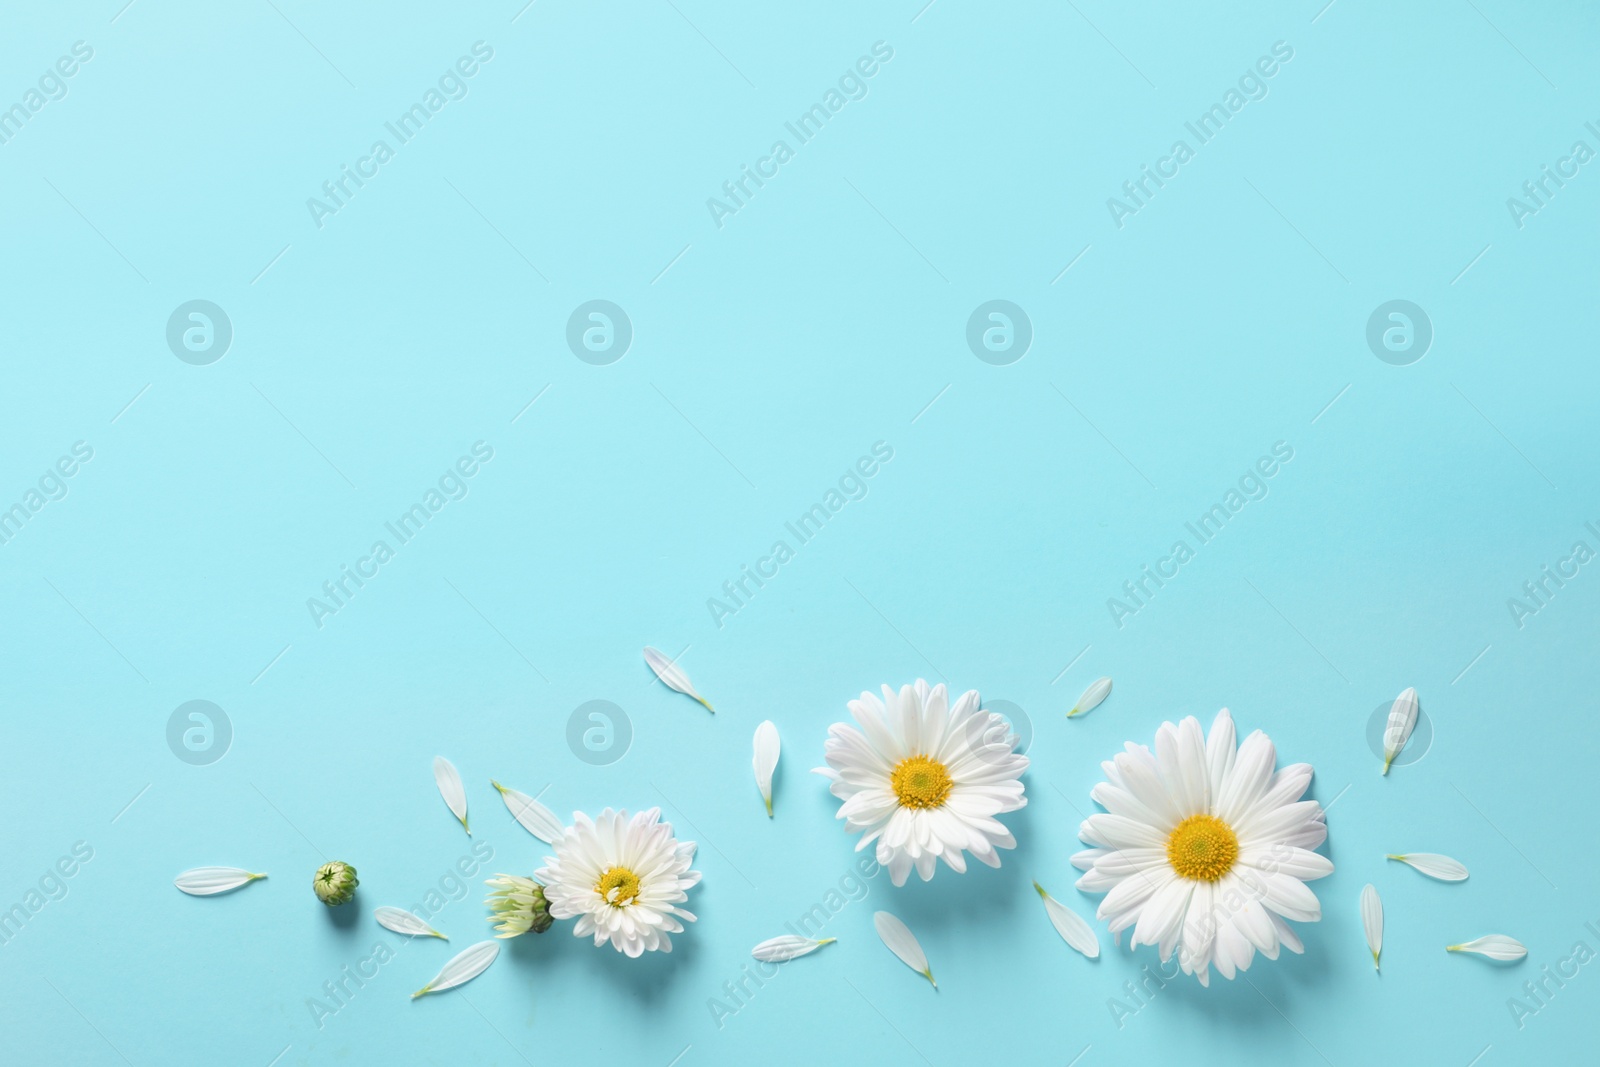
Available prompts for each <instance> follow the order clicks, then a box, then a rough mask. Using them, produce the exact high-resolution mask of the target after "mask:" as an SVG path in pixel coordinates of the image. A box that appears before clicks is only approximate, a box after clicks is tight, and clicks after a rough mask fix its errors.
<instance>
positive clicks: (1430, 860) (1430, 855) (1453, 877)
mask: <svg viewBox="0 0 1600 1067" xmlns="http://www.w3.org/2000/svg"><path fill="white" fill-rule="evenodd" d="M1388 858H1389V859H1392V860H1399V861H1400V862H1401V863H1404V864H1405V865H1406V866H1408V867H1414V868H1415V869H1416V870H1418V871H1419V872H1421V873H1422V874H1425V875H1427V876H1428V877H1429V878H1437V879H1438V880H1439V881H1441V882H1462V881H1465V880H1466V877H1467V869H1466V867H1464V866H1463V865H1462V864H1461V863H1460V862H1459V861H1457V860H1453V859H1451V858H1450V857H1449V856H1441V855H1439V854H1438V853H1437V852H1407V853H1404V854H1402V855H1398V856H1396V855H1394V854H1392V853H1391V854H1390V855H1389V856H1388Z"/></svg>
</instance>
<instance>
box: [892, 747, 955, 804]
mask: <svg viewBox="0 0 1600 1067" xmlns="http://www.w3.org/2000/svg"><path fill="white" fill-rule="evenodd" d="M889 784H890V785H892V786H893V787H894V795H895V796H897V797H899V798H900V806H901V807H903V808H937V807H940V806H941V805H943V804H944V801H945V798H946V797H948V796H949V795H950V787H951V785H952V784H954V783H952V782H951V781H950V772H949V771H948V770H946V769H945V765H944V764H942V763H940V762H939V761H938V760H936V759H929V758H928V757H927V756H907V757H906V758H905V759H903V760H901V761H900V762H899V763H897V764H895V767H894V771H893V773H891V774H890V775H889Z"/></svg>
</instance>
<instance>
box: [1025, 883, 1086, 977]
mask: <svg viewBox="0 0 1600 1067" xmlns="http://www.w3.org/2000/svg"><path fill="white" fill-rule="evenodd" d="M1033 888H1034V889H1036V890H1038V892H1039V897H1040V899H1041V900H1043V901H1044V911H1045V914H1046V915H1048V916H1050V925H1051V926H1054V927H1055V928H1056V933H1058V934H1060V935H1061V940H1063V941H1065V942H1066V943H1067V944H1068V945H1071V946H1072V947H1073V948H1075V949H1077V950H1078V951H1079V952H1081V953H1083V954H1084V955H1085V956H1088V957H1089V958H1090V959H1091V960H1092V959H1097V958H1098V957H1099V955H1100V940H1099V938H1097V937H1095V936H1094V929H1093V928H1092V927H1090V925H1089V924H1088V923H1087V922H1085V921H1084V919H1083V916H1081V915H1079V914H1078V913H1077V912H1075V911H1073V910H1072V909H1070V908H1068V907H1067V906H1066V905H1065V904H1063V903H1061V902H1060V901H1059V900H1057V899H1056V898H1055V897H1053V896H1051V895H1050V894H1049V893H1046V892H1045V891H1044V887H1043V886H1041V885H1040V884H1039V883H1038V882H1035V883H1033Z"/></svg>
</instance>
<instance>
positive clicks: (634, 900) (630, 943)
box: [534, 808, 700, 956]
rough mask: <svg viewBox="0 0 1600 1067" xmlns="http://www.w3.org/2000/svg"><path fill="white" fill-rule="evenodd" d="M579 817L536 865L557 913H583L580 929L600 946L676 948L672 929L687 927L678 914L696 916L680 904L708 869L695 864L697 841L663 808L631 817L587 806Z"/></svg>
mask: <svg viewBox="0 0 1600 1067" xmlns="http://www.w3.org/2000/svg"><path fill="white" fill-rule="evenodd" d="M572 818H573V825H571V826H569V827H567V828H566V832H565V833H563V834H562V836H561V838H560V839H559V840H557V841H556V842H555V843H554V844H555V850H556V854H555V855H554V856H552V857H547V858H546V859H545V866H544V867H541V868H540V869H539V870H537V871H535V872H534V878H535V879H537V880H538V881H539V882H541V883H542V884H543V885H544V895H545V898H546V899H547V900H548V901H549V902H550V914H551V916H553V917H554V918H557V919H577V920H578V921H577V923H576V924H574V926H573V929H572V933H573V935H574V936H576V937H588V936H590V935H593V937H594V943H595V945H596V946H597V947H598V946H600V945H603V944H605V943H606V942H607V941H610V942H611V946H612V947H613V948H615V949H616V950H617V951H618V952H624V953H627V954H628V955H629V956H639V955H641V954H643V953H645V952H655V951H658V950H659V951H661V952H671V951H672V940H671V938H669V937H668V936H667V935H668V934H677V933H682V932H683V923H681V922H679V921H678V920H680V919H685V920H687V921H689V922H694V915H693V914H692V913H690V912H688V911H685V910H684V909H683V908H680V907H678V906H677V905H679V904H682V903H683V902H684V901H686V900H688V899H689V894H688V890H689V889H690V888H691V887H692V886H694V885H696V884H697V883H699V881H700V872H699V871H692V870H690V869H689V864H690V863H692V862H693V861H694V849H695V844H694V842H693V841H679V840H678V839H677V838H675V837H673V836H672V824H671V823H665V822H662V821H661V809H660V808H651V809H650V810H649V811H641V812H639V813H638V814H636V815H633V816H631V817H630V816H629V815H628V813H627V812H626V811H620V812H618V811H612V810H611V809H610V808H607V809H605V810H604V811H602V812H601V813H600V816H599V818H597V819H593V820H591V819H590V818H589V817H588V816H587V815H585V814H583V813H582V812H578V813H576V814H575V815H573V817H572Z"/></svg>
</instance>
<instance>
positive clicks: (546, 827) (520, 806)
mask: <svg viewBox="0 0 1600 1067" xmlns="http://www.w3.org/2000/svg"><path fill="white" fill-rule="evenodd" d="M489 784H490V785H492V786H494V787H495V789H496V790H498V791H499V793H500V799H501V800H503V801H505V802H506V808H507V809H508V810H510V812H511V817H512V818H513V819H516V820H517V822H518V823H520V824H522V828H523V829H524V830H526V831H528V833H530V834H532V835H533V836H534V837H537V838H538V839H539V840H540V841H543V842H544V843H545V844H547V845H553V844H555V843H556V842H557V841H559V840H561V835H562V834H563V833H565V830H564V828H563V827H562V825H561V820H560V819H558V818H556V813H555V812H553V811H551V810H550V809H549V808H547V807H545V806H544V805H543V804H541V803H539V802H538V801H537V800H535V799H534V798H533V797H530V796H529V795H528V794H526V793H523V792H519V791H518V790H515V789H508V788H506V787H505V786H503V785H501V784H500V783H499V782H497V781H495V780H494V779H493V778H491V779H489Z"/></svg>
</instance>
